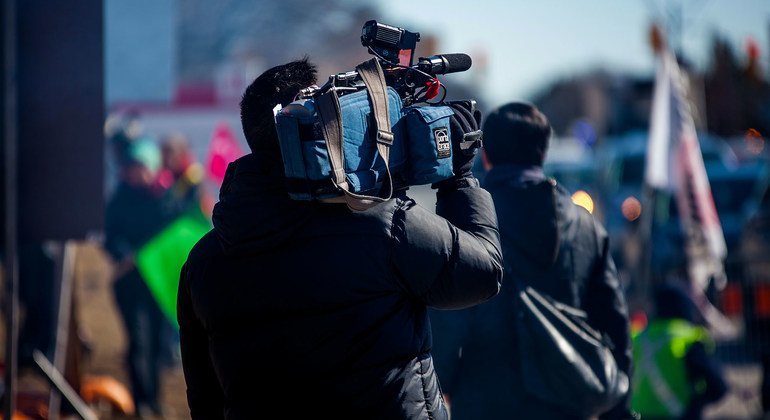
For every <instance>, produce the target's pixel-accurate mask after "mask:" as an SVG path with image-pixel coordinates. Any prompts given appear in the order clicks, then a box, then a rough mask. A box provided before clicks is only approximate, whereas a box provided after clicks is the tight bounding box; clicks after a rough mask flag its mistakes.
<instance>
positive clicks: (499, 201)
mask: <svg viewBox="0 0 770 420" xmlns="http://www.w3.org/2000/svg"><path fill="white" fill-rule="evenodd" d="M519 174H521V172H520V171H511V170H510V169H509V168H498V167H497V166H495V167H494V168H493V169H492V170H491V171H490V172H489V174H487V177H486V178H485V187H486V188H487V189H488V190H489V191H490V193H492V196H493V198H494V200H495V207H496V208H497V211H498V215H497V216H498V220H499V228H500V237H501V239H502V241H503V242H504V243H508V244H509V245H510V246H512V248H514V249H516V251H517V252H518V253H520V254H521V255H522V256H523V257H524V259H525V260H526V261H527V262H528V263H529V264H531V266H532V267H533V268H536V269H540V270H543V269H546V268H548V267H550V266H552V265H553V264H554V263H555V262H556V259H557V257H558V255H559V248H560V246H561V238H560V235H559V232H560V225H559V223H563V222H561V221H560V220H569V218H564V217H557V215H558V214H563V213H565V212H569V211H573V209H572V208H571V204H572V203H571V202H568V203H565V202H564V200H563V198H562V196H564V194H559V189H560V188H561V187H559V186H558V185H557V184H556V182H555V181H554V180H552V179H546V178H545V177H544V176H543V177H542V179H536V178H533V177H530V176H526V173H524V176H523V177H521V176H518V175H519ZM567 197H569V196H567ZM503 209H504V210H503ZM502 211H505V214H501V212H502ZM562 231H563V230H562Z"/></svg>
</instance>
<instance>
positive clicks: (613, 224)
mask: <svg viewBox="0 0 770 420" xmlns="http://www.w3.org/2000/svg"><path fill="white" fill-rule="evenodd" d="M647 138H648V133H647V132H646V131H636V132H632V133H629V134H626V135H624V136H622V137H618V138H608V139H606V141H605V146H604V147H603V148H602V150H601V151H600V152H599V162H600V164H599V166H600V168H601V169H600V173H599V182H600V186H601V188H600V191H601V192H602V196H601V197H600V202H601V203H603V206H604V208H603V209H602V211H603V214H604V224H605V226H606V227H607V231H608V233H609V235H610V248H611V250H612V253H613V257H615V262H616V264H617V265H618V266H619V268H622V267H623V265H625V264H626V263H635V262H636V261H629V259H631V260H633V258H629V257H628V256H627V255H624V251H623V248H624V247H627V246H628V244H626V242H627V240H629V236H630V235H629V231H630V230H633V228H634V225H635V223H636V222H637V220H638V219H639V217H640V216H641V214H642V212H643V211H645V210H646V209H643V208H642V204H643V202H644V200H643V197H642V186H643V183H644V170H645V163H646V156H647ZM698 138H699V140H700V147H701V153H702V155H703V161H704V165H705V167H706V171H707V172H708V173H712V172H714V171H716V172H719V171H723V170H729V169H733V168H735V167H736V165H737V158H736V156H735V153H734V152H733V151H732V149H730V147H729V146H728V145H727V144H726V143H724V142H723V141H722V140H720V139H717V138H714V137H711V136H708V135H702V134H699V137H698ZM661 197H662V198H661ZM668 202H669V198H668V197H666V194H659V195H658V203H657V204H656V214H655V217H656V219H657V220H656V223H655V224H654V226H653V228H654V229H653V230H654V231H653V233H652V234H653V243H655V244H656V246H655V249H654V250H653V256H652V258H653V260H654V261H653V272H655V271H656V270H659V269H663V267H664V266H670V265H672V264H673V265H675V264H679V263H681V261H680V260H679V259H678V257H676V256H675V255H672V254H671V252H675V250H674V249H673V248H674V247H675V246H677V245H676V242H673V243H672V242H670V241H669V240H668V239H667V238H669V237H670V236H677V235H678V236H679V242H678V243H679V244H681V232H680V228H679V227H678V222H676V223H674V224H673V225H672V226H667V224H668V219H669V218H670V217H673V216H674V215H675V213H674V214H671V211H674V212H675V207H676V206H675V205H674V204H673V202H672V203H670V204H669V203H668ZM661 218H662V219H663V220H660V219H661ZM672 228H673V229H672ZM659 229H662V231H657V232H656V230H659ZM661 240H662V241H661ZM659 244H660V245H661V247H660V248H659V246H658V245H659ZM663 248H666V249H663ZM668 248H671V249H668ZM656 255H657V256H660V258H658V259H657V260H656ZM662 258H667V259H670V261H665V262H664V261H662Z"/></svg>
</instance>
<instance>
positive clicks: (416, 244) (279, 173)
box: [178, 60, 502, 419]
mask: <svg viewBox="0 0 770 420" xmlns="http://www.w3.org/2000/svg"><path fill="white" fill-rule="evenodd" d="M315 79H316V70H315V67H314V66H313V65H312V64H310V63H308V62H307V61H306V60H301V61H295V62H291V63H288V64H285V65H281V66H277V67H274V68H272V69H270V70H268V71H266V72H265V73H263V74H262V75H261V76H259V77H258V78H257V79H256V80H255V81H254V82H253V83H252V84H251V85H250V86H249V87H248V88H247V89H246V92H245V93H244V95H243V99H242V101H241V120H242V122H243V130H244V133H245V135H246V139H247V141H248V143H249V147H250V148H251V151H252V153H251V154H250V155H247V156H245V157H243V158H241V159H238V160H237V161H235V162H233V163H231V164H230V167H229V168H228V172H227V176H226V178H225V180H224V183H223V185H222V189H221V192H220V201H219V203H218V204H217V205H216V207H215V208H214V217H213V220H214V229H213V231H211V232H210V233H209V234H207V235H206V236H205V237H204V238H203V239H201V240H200V242H199V243H198V244H197V245H196V246H195V248H194V249H193V250H192V251H191V253H190V255H189V258H188V260H187V263H186V264H185V266H184V268H183V269H182V274H181V280H180V285H179V300H178V317H179V324H180V334H181V344H182V361H183V366H184V373H185V379H186V382H187V398H188V403H189V405H190V411H191V415H192V417H193V418H205V419H214V418H225V417H226V418H257V417H260V414H263V413H271V414H272V413H277V415H276V414H274V416H276V417H281V418H283V417H291V418H294V417H318V418H325V417H326V416H325V415H326V414H328V415H330V416H331V418H387V419H394V418H403V419H428V418H430V419H443V418H447V413H446V410H445V407H444V404H443V401H442V397H441V391H440V389H439V384H438V380H437V378H436V374H435V372H434V369H433V361H432V358H431V354H430V350H431V333H430V324H429V321H428V315H427V307H428V306H433V307H437V308H443V309H455V308H464V307H468V306H471V305H475V304H477V303H480V302H483V301H485V300H487V299H489V298H490V297H492V296H494V295H496V294H497V292H498V290H499V288H500V282H501V278H502V257H501V250H500V242H499V238H498V231H497V220H496V217H495V211H494V207H493V204H492V198H491V197H490V195H489V194H488V193H487V192H486V191H485V190H483V189H481V188H479V186H478V181H477V180H476V179H475V178H473V176H472V175H471V173H470V166H471V161H472V158H473V156H467V155H465V154H463V153H454V161H453V164H454V165H455V166H454V168H455V172H456V173H457V175H456V176H455V177H454V178H452V179H449V180H447V181H443V182H442V183H441V185H440V186H438V187H439V188H438V202H437V213H438V214H439V216H437V215H434V214H432V213H431V212H429V211H427V210H425V209H423V208H421V207H419V206H417V205H416V204H415V202H414V201H413V200H411V199H410V198H408V197H407V196H406V195H404V194H403V193H401V194H400V195H399V196H398V197H396V198H394V199H392V200H389V201H387V202H385V203H383V204H380V205H378V206H376V207H374V208H372V209H370V210H367V211H364V212H358V213H354V212H351V211H350V210H348V208H347V207H346V206H345V205H340V204H324V203H319V202H303V201H293V200H291V199H290V198H289V196H288V194H287V192H286V188H285V178H284V175H283V164H282V160H281V153H280V149H279V146H278V140H277V136H276V132H275V127H274V121H273V115H272V109H273V107H274V106H275V105H276V104H279V103H280V104H282V105H284V106H285V105H287V104H288V103H290V102H291V101H292V100H293V98H294V97H295V95H296V94H297V92H298V91H299V89H301V88H304V87H307V86H310V85H312V84H314V83H315V81H316V80H315ZM456 112H466V111H465V110H456ZM467 115H468V113H467V112H466V116H467ZM478 118H479V116H478V115H476V117H475V118H471V119H473V120H474V121H473V123H475V128H478ZM453 127H454V128H455V131H453V141H454V140H456V139H457V138H462V134H463V133H462V129H459V128H458V127H459V126H458V125H457V124H454V125H453ZM455 146H456V145H455ZM456 147H459V146H456ZM258 390H259V391H258Z"/></svg>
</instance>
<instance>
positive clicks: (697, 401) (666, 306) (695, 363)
mask: <svg viewBox="0 0 770 420" xmlns="http://www.w3.org/2000/svg"><path fill="white" fill-rule="evenodd" d="M654 297H655V308H656V314H655V317H654V318H653V320H652V322H650V323H649V325H648V326H647V328H646V329H645V330H644V331H642V332H641V333H640V334H638V335H636V336H635V337H634V360H635V362H636V364H635V366H634V386H633V388H632V389H633V397H632V403H631V404H632V407H633V408H634V410H636V411H638V412H639V413H640V414H641V415H642V418H670V419H700V418H701V415H702V413H703V409H704V407H706V405H708V404H712V403H714V402H716V401H719V399H721V398H722V397H723V396H724V395H725V394H726V393H727V384H726V382H725V379H724V377H723V375H722V372H721V370H720V368H719V366H718V365H717V363H716V361H715V360H714V358H713V357H712V356H711V355H710V353H712V352H713V350H714V343H713V341H712V340H711V338H710V336H709V333H708V331H707V330H706V329H705V328H703V327H701V326H698V325H696V324H695V323H694V319H695V305H694V303H693V301H692V299H691V298H690V296H689V294H688V292H687V290H686V289H685V288H684V287H683V286H681V285H678V284H675V283H671V284H665V285H662V286H660V287H659V288H658V289H657V290H656V291H655V294H654Z"/></svg>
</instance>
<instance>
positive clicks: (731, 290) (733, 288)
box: [722, 283, 743, 317]
mask: <svg viewBox="0 0 770 420" xmlns="http://www.w3.org/2000/svg"><path fill="white" fill-rule="evenodd" d="M722 312H723V313H724V314H725V315H727V316H730V317H736V316H742V315H743V291H742V290H741V286H740V285H739V284H736V283H727V286H725V288H724V290H722Z"/></svg>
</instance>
